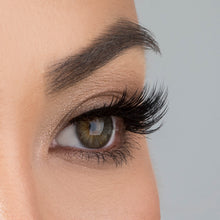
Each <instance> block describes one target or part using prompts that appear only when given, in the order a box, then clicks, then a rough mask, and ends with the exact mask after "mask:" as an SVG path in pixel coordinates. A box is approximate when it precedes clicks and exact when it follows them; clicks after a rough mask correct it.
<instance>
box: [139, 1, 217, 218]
mask: <svg viewBox="0 0 220 220" xmlns="http://www.w3.org/2000/svg"><path fill="white" fill-rule="evenodd" d="M135 2H136V8H137V12H138V15H139V21H140V24H142V25H144V26H145V27H147V28H148V29H150V30H151V31H152V32H153V34H154V35H155V37H156V40H157V41H158V42H159V45H160V48H161V51H162V56H159V55H155V54H153V53H151V52H150V53H148V54H147V81H150V82H155V81H157V80H159V81H160V82H164V83H165V84H166V85H167V86H168V88H169V112H168V114H167V116H166V117H165V124H164V126H163V127H162V129H161V130H160V131H159V132H157V133H155V134H153V135H151V137H150V140H149V149H150V153H151V159H152V163H153V167H154V170H155V174H156V178H157V182H158V188H159V194H160V200H161V215H162V220H182V219H184V220H207V219H211V220H212V219H213V220H218V219H220V173H219V170H220V101H219V95H220V86H219V84H220V71H219V65H220V60H219V55H220V54H219V53H220V43H219V41H220V1H219V0H206V1H204V0H184V1H178V0H166V1H164V0H144V1H141V0H136V1H135Z"/></svg>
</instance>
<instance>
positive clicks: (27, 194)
mask: <svg viewBox="0 0 220 220" xmlns="http://www.w3.org/2000/svg"><path fill="white" fill-rule="evenodd" d="M119 17H123V18H127V19H129V20H131V21H134V22H138V21H137V16H136V11H135V6H134V2H133V1H132V0H121V1H116V0H108V1H105V0H104V1H103V0H94V1H79V0H74V1H70V0H63V1H55V0H53V1H52V0H51V1H49V0H48V1H43V0H38V1H27V0H19V1H18V0H14V1H3V0H1V1H0V20H1V22H0V48H1V53H0V77H1V81H0V103H1V108H0V219H2V220H3V219H13V220H17V219H53V220H55V219H76V220H78V219H79V220H81V219H82V220H84V219H91V220H92V219H94V220H98V219H106V220H108V219H112V220H113V219H114V220H117V219H118V220H123V219H126V220H135V219H137V220H140V219H148V220H150V219H152V220H157V219H160V211H159V199H158V193H157V187H156V182H155V178H154V174H153V171H152V166H151V162H150V158H149V154H148V150H147V143H146V140H145V138H144V137H139V136H137V135H136V136H135V137H136V141H137V142H138V145H139V146H141V147H140V149H139V150H134V151H133V156H134V159H132V160H129V162H128V164H127V165H123V166H122V167H117V168H116V167H115V166H114V165H113V164H105V165H98V164H97V162H95V161H90V162H89V161H80V159H74V158H73V159H72V162H70V161H67V160H65V159H64V158H63V157H62V156H59V155H58V156H57V155H53V154H49V153H48V148H49V146H50V142H51V139H50V138H51V134H52V132H53V131H54V129H55V127H56V126H57V124H58V123H59V121H60V120H61V118H62V117H63V116H64V115H65V114H66V113H67V112H68V110H70V109H73V108H74V107H76V106H79V105H81V108H80V109H79V110H78V112H77V114H82V113H83V112H85V111H88V109H89V108H90V109H91V108H92V107H94V106H93V105H94V104H95V105H97V106H98V105H102V104H104V103H105V102H108V101H109V100H110V97H108V96H103V95H100V94H101V93H103V92H109V91H111V90H114V91H115V92H119V93H120V92H121V91H122V88H125V87H128V89H129V91H131V92H132V91H135V89H137V88H141V87H142V86H143V82H144V77H145V57H144V51H143V50H142V49H140V48H131V49H129V50H127V51H126V52H125V53H123V55H121V56H119V57H118V58H116V59H114V60H113V61H112V62H110V63H108V64H107V65H105V66H104V67H102V68H101V69H99V70H98V71H96V73H95V74H93V75H91V76H89V77H88V78H86V79H85V80H83V81H82V82H80V83H79V84H76V85H74V86H73V87H71V88H68V89H67V90H65V91H62V92H59V93H58V94H56V95H55V96H53V97H49V96H47V95H46V94H45V82H44V70H45V66H46V65H47V64H48V63H49V62H51V61H53V60H55V59H58V58H61V57H63V56H66V55H67V54H69V53H72V52H74V51H78V50H79V49H80V48H82V47H83V46H85V45H88V44H89V42H90V40H91V39H93V38H94V37H96V36H98V34H99V33H100V32H101V31H102V30H103V29H104V28H105V27H106V26H108V25H110V24H112V23H113V22H114V21H115V20H116V19H117V18H119ZM110 82H111V83H110ZM92 96H95V97H96V98H95V99H94V100H93V99H91V97H92ZM82 103H83V104H82ZM137 137H138V138H137ZM135 144H136V145H137V143H135Z"/></svg>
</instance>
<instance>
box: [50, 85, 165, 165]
mask: <svg viewBox="0 0 220 220" xmlns="http://www.w3.org/2000/svg"><path fill="white" fill-rule="evenodd" d="M167 95H168V92H167V89H165V88H164V87H158V88H157V86H156V85H155V86H153V87H150V86H148V85H145V87H144V88H143V90H142V91H141V92H137V91H136V92H134V93H133V94H132V95H129V94H128V92H127V90H124V92H123V93H122V95H121V97H119V98H118V97H114V96H113V97H112V101H111V103H110V104H109V105H107V104H105V105H104V106H103V107H101V108H98V109H92V110H90V111H88V112H84V113H82V114H81V115H79V116H77V117H76V118H73V119H71V120H70V121H68V122H66V126H64V128H63V129H62V130H61V131H60V132H58V134H57V135H56V137H55V138H54V140H53V143H52V144H51V147H50V148H49V153H55V154H56V155H57V156H60V154H61V156H62V157H64V159H66V160H74V157H75V156H80V158H83V159H86V160H88V163H89V161H90V160H97V162H98V163H100V162H102V163H104V162H108V163H113V164H115V165H116V166H119V165H123V164H124V163H125V164H126V163H127V161H128V158H132V157H133V155H132V150H133V148H135V147H134V145H133V144H132V138H131V136H132V135H131V133H134V134H140V135H149V134H151V133H153V132H155V131H156V130H158V129H159V128H160V127H161V124H159V125H157V124H158V122H159V121H160V120H161V119H162V117H163V116H164V115H165V114H166V112H167V108H168V105H167Z"/></svg>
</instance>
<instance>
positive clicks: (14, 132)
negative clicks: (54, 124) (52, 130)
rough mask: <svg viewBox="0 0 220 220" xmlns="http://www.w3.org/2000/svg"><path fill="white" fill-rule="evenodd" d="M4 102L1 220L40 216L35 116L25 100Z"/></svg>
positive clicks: (1, 118) (0, 149)
mask: <svg viewBox="0 0 220 220" xmlns="http://www.w3.org/2000/svg"><path fill="white" fill-rule="evenodd" d="M2 101H3V100H2ZM19 103H20V104H19ZM1 104H2V106H3V107H2V108H1V109H0V113H1V114H0V220H23V219H24V220H26V219H28V220H29V219H30V220H32V219H40V217H39V210H38V208H37V202H36V200H35V197H36V196H35V182H34V179H36V178H34V172H33V169H32V166H33V163H32V155H33V154H32V152H33V150H32V145H31V144H32V140H31V139H32V138H31V137H32V136H33V131H32V129H31V126H32V127H33V121H32V120H31V118H32V117H31V116H30V114H29V113H28V112H29V111H28V110H25V109H24V108H23V107H22V106H24V102H21V100H19V101H18V102H15V101H13V102H7V105H6V103H5V105H4V103H1ZM26 109H27V108H26ZM30 111H31V110H30ZM22 112H23V114H22ZM33 118H34V117H33Z"/></svg>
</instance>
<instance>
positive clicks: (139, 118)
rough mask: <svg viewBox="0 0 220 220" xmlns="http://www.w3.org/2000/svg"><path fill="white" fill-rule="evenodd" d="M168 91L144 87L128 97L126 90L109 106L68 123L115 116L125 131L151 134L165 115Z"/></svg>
mask: <svg viewBox="0 0 220 220" xmlns="http://www.w3.org/2000/svg"><path fill="white" fill-rule="evenodd" d="M167 96H168V90H167V89H165V88H164V87H163V86H160V87H159V88H158V87H157V84H155V85H154V86H153V87H152V88H151V87H149V86H148V85H145V86H144V88H143V90H142V91H141V92H138V91H137V90H136V91H135V93H134V94H133V95H132V96H130V97H129V95H128V91H127V89H126V90H124V92H123V94H122V96H121V97H120V98H118V97H113V98H112V100H111V103H110V104H109V105H104V106H103V107H101V108H98V109H93V110H90V111H88V112H86V113H84V114H82V115H80V116H78V117H77V118H75V119H72V120H71V121H70V123H74V121H77V120H81V119H83V118H87V119H88V118H92V117H94V116H95V117H103V116H117V117H121V118H122V119H123V120H124V125H125V129H126V130H127V131H130V132H133V133H138V134H146V135H147V134H151V133H153V132H155V131H156V130H158V129H159V128H160V127H161V126H162V124H160V125H159V126H157V127H155V128H153V127H154V126H155V125H156V124H157V123H158V122H159V121H160V120H161V119H162V118H163V116H164V115H165V114H166V112H167V109H168V105H167Z"/></svg>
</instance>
